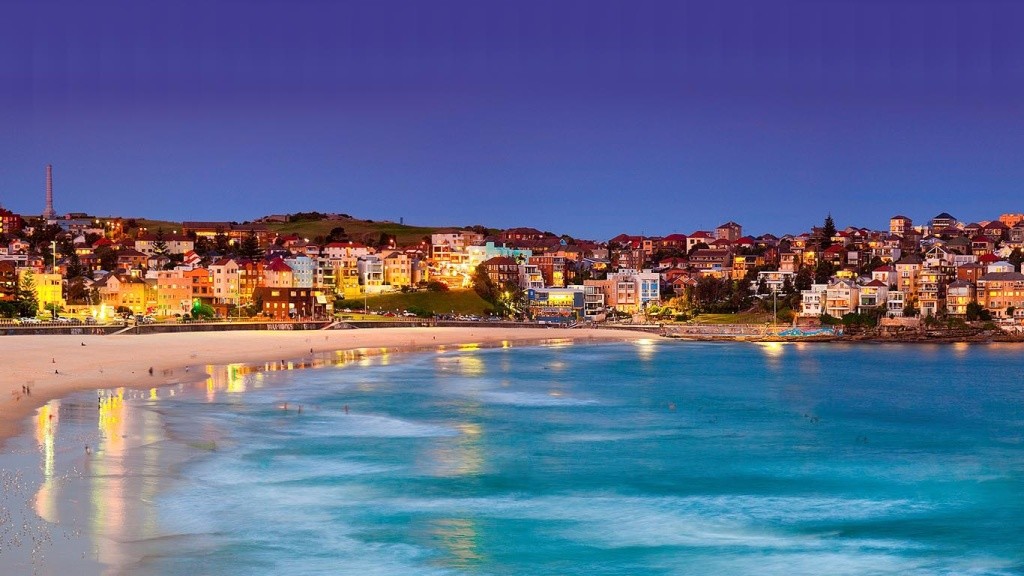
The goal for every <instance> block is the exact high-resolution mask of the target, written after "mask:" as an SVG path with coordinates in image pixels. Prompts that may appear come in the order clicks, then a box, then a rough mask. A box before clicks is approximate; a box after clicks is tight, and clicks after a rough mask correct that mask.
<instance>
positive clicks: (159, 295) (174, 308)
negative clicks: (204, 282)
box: [156, 270, 192, 316]
mask: <svg viewBox="0 0 1024 576" xmlns="http://www.w3.org/2000/svg"><path fill="white" fill-rule="evenodd" d="M191 310H192V282H191V279H190V278H186V276H185V271H184V270H160V271H158V272H157V273H156V313H157V314H159V315H161V316H172V315H176V314H180V315H185V314H188V313H189V312H190V311H191Z"/></svg>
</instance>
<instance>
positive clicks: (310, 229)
mask: <svg viewBox="0 0 1024 576" xmlns="http://www.w3.org/2000/svg"><path fill="white" fill-rule="evenodd" d="M136 222H137V223H138V225H139V226H140V227H143V228H146V229H147V230H149V231H151V232H155V231H156V230H158V229H161V228H162V229H163V230H164V231H165V232H168V233H170V232H172V231H174V230H181V222H171V221H168V220H153V219H148V218H137V219H136ZM266 226H267V228H268V229H270V230H272V231H274V232H277V233H281V234H292V233H295V234H298V235H299V236H302V237H303V238H309V239H310V240H313V239H314V238H316V237H318V236H320V237H324V236H327V235H328V234H329V233H330V232H331V230H333V229H334V228H344V230H345V234H347V235H348V237H349V238H350V239H351V240H354V241H356V242H366V243H370V244H376V243H377V242H378V240H379V239H380V235H381V234H388V235H390V236H394V237H395V240H396V242H397V243H398V245H400V246H403V245H410V244H416V243H418V242H420V241H421V240H422V239H423V237H424V236H429V235H430V234H433V233H434V232H435V231H437V230H441V229H444V228H450V227H449V226H409V225H405V224H399V223H397V222H387V221H374V220H359V219H357V218H343V219H341V220H326V219H325V220H300V221H298V222H268V223H267V224H266Z"/></svg>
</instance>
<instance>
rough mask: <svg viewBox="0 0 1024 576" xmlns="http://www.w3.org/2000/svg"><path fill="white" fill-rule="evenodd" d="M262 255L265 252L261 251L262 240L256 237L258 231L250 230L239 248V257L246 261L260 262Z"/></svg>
mask: <svg viewBox="0 0 1024 576" xmlns="http://www.w3.org/2000/svg"><path fill="white" fill-rule="evenodd" d="M262 255H263V250H261V249H260V240H259V238H258V237H257V236H256V231H255V230H249V233H248V234H246V235H245V238H242V243H241V244H240V245H239V246H238V256H239V257H241V258H245V259H246V260H259V258H260V257H261V256H262Z"/></svg>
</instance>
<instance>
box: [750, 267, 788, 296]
mask: <svg viewBox="0 0 1024 576" xmlns="http://www.w3.org/2000/svg"><path fill="white" fill-rule="evenodd" d="M786 279H789V286H790V288H792V289H794V290H795V289H796V272H783V271H782V270H762V271H761V272H758V273H757V283H758V284H760V283H761V281H762V280H764V282H765V285H767V286H768V292H769V293H772V292H782V288H783V286H785V285H786Z"/></svg>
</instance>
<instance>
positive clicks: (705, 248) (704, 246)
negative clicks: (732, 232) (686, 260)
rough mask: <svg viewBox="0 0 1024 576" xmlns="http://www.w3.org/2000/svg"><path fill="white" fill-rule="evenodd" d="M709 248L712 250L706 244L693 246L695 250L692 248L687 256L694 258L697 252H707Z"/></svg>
mask: <svg viewBox="0 0 1024 576" xmlns="http://www.w3.org/2000/svg"><path fill="white" fill-rule="evenodd" d="M708 248H710V246H708V245H707V244H705V243H704V242H697V243H696V244H694V245H693V248H690V251H689V252H687V253H686V255H687V256H693V253H694V252H696V251H697V250H707V249H708Z"/></svg>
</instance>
